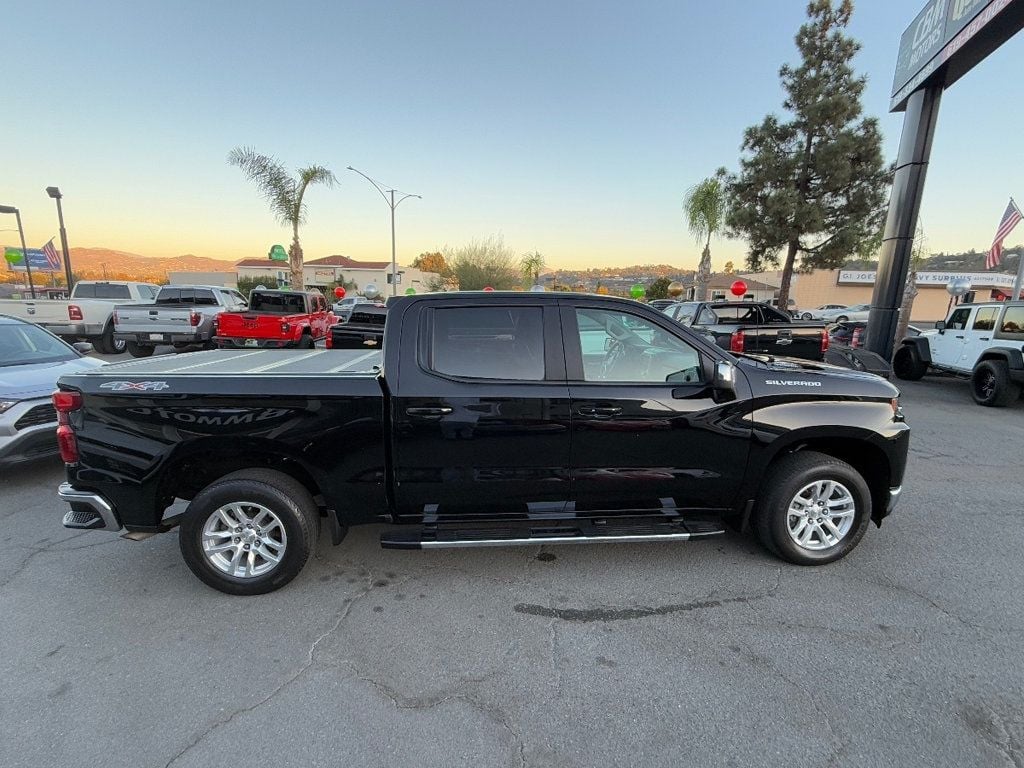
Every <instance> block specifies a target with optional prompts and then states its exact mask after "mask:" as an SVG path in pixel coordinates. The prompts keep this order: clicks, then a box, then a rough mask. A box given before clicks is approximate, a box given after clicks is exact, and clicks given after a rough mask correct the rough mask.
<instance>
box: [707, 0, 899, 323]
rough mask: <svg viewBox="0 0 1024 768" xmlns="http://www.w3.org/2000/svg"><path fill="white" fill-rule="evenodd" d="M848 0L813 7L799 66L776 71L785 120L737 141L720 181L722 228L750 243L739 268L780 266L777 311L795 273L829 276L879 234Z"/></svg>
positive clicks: (881, 190) (882, 180) (873, 165)
mask: <svg viewBox="0 0 1024 768" xmlns="http://www.w3.org/2000/svg"><path fill="white" fill-rule="evenodd" d="M852 13H853V3H852V2H851V0H842V2H841V3H840V4H839V6H838V7H835V6H833V3H832V0H812V2H810V3H809V4H808V6H807V15H808V17H809V18H808V21H807V23H805V24H804V25H803V26H801V27H800V31H799V32H798V33H797V35H796V45H797V48H798V49H799V51H800V55H801V57H802V62H801V63H800V65H799V66H797V67H793V66H790V65H788V64H786V65H783V67H782V68H781V69H780V70H779V77H780V78H781V80H782V87H783V88H784V90H785V92H786V98H785V99H784V101H783V107H784V108H785V110H786V112H787V115H786V117H784V118H779V117H777V116H775V115H768V116H767V117H766V118H765V119H764V121H763V122H762V123H761V124H760V125H756V126H752V127H750V128H748V129H747V131H746V133H745V134H744V137H743V153H744V154H743V155H742V156H741V158H740V171H739V173H738V174H735V175H732V176H730V177H729V179H728V192H729V194H728V197H729V200H730V209H729V214H728V220H727V221H728V225H729V228H730V230H731V231H732V233H733V234H736V235H739V236H741V237H744V238H745V239H746V240H747V242H748V245H749V252H748V256H747V265H748V267H749V268H750V269H751V270H753V271H755V272H759V271H761V270H763V269H765V268H766V267H767V266H769V265H770V266H773V267H778V266H779V264H780V262H781V263H782V280H781V285H780V287H779V303H780V306H786V303H787V301H788V300H789V285H790V281H791V279H792V275H793V269H794V267H795V266H796V258H797V256H799V257H800V263H799V268H800V269H801V270H803V269H807V270H809V269H814V268H825V269H834V268H836V267H839V266H840V265H842V264H843V262H844V261H845V260H846V258H847V257H849V256H851V255H853V254H856V253H858V251H860V250H861V248H862V247H863V244H864V243H865V242H866V241H869V240H870V239H871V238H872V237H873V236H875V235H876V234H877V233H878V232H879V230H880V229H881V225H882V219H883V216H884V208H883V206H884V204H885V196H886V191H887V188H888V184H889V177H890V172H889V170H888V169H887V168H886V167H885V164H884V163H883V161H882V149H881V135H880V133H879V130H878V122H877V120H875V119H874V118H865V117H863V116H862V109H861V103H860V100H861V95H862V93H863V91H864V85H865V78H863V77H857V76H855V75H854V72H853V68H852V66H851V62H852V60H853V57H854V55H855V54H856V53H857V51H858V50H859V48H860V44H859V43H858V42H857V41H856V40H854V39H852V38H850V37H848V36H847V35H846V34H845V29H846V26H847V25H848V24H849V21H850V15H851V14H852Z"/></svg>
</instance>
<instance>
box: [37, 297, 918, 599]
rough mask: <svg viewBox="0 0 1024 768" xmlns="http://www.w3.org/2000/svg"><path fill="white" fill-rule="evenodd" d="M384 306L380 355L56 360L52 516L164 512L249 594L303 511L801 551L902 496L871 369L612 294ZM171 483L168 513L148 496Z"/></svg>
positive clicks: (887, 410) (546, 538)
mask: <svg viewBox="0 0 1024 768" xmlns="http://www.w3.org/2000/svg"><path fill="white" fill-rule="evenodd" d="M386 318H387V319H386V323H385V327H384V335H385V341H384V349H383V352H377V351H373V350H371V351H368V352H367V351H363V350H348V351H345V350H335V351H327V350H324V351H323V352H320V353H319V354H316V353H314V354H313V355H310V354H309V353H287V352H284V353H281V352H270V351H258V350H257V351H255V352H249V353H246V354H234V355H232V354H221V355H217V354H216V353H202V352H201V353H198V354H199V355H211V357H210V358H209V360H208V361H205V360H204V362H203V363H202V365H190V366H182V365H181V361H180V360H175V359H174V358H170V357H159V358H153V359H150V360H140V361H134V362H132V363H130V364H122V365H114V366H107V367H106V368H104V369H100V370H98V371H94V372H90V373H86V374H79V375H72V376H64V377H63V378H62V379H61V381H60V393H59V394H58V396H57V398H56V400H55V402H56V403H57V405H58V408H59V409H60V412H61V414H62V418H64V419H65V420H67V422H68V423H69V424H70V425H71V428H72V430H73V435H72V436H71V438H70V439H69V440H67V441H65V443H63V454H64V458H65V460H66V461H67V464H68V467H67V482H66V483H65V484H64V485H62V486H61V487H60V490H59V495H60V497H61V498H62V499H63V500H65V501H66V502H69V503H70V505H71V511H70V512H68V513H67V515H66V516H65V518H64V525H65V526H66V527H68V528H87V529H97V530H107V531H114V532H116V531H121V530H122V529H125V530H127V531H128V532H139V533H145V534H153V533H158V532H161V531H165V530H170V529H173V528H175V527H178V528H179V533H178V536H179V541H180V547H181V551H182V554H183V556H184V558H185V562H186V563H187V564H188V566H189V568H190V569H191V570H192V571H193V573H194V574H195V575H196V576H197V577H198V578H200V579H201V580H203V581H204V582H206V583H207V584H209V585H210V586H213V587H215V588H217V589H219V590H222V591H224V592H228V593H231V594H240V595H248V594H259V593H263V592H269V591H271V590H274V589H277V588H279V587H281V586H283V585H284V584H286V583H288V582H289V581H290V580H291V579H292V578H294V577H295V576H296V575H297V574H298V573H299V571H300V570H301V569H302V567H303V565H304V564H305V562H306V561H307V559H308V558H309V556H310V554H311V552H312V550H313V548H314V546H315V544H316V541H317V536H318V531H319V528H320V525H321V522H323V523H324V524H326V525H327V526H328V527H329V529H330V532H331V539H332V541H333V542H334V543H335V544H337V543H339V542H340V541H341V540H342V538H343V537H344V535H345V533H346V531H347V529H348V527H349V526H353V525H358V524H364V523H378V524H379V523H381V522H386V523H392V524H393V526H392V528H391V529H390V530H386V531H385V532H384V533H383V534H382V536H381V545H382V546H384V547H388V548H396V549H427V548H437V547H464V546H500V545H501V546H507V545H524V544H532V545H537V544H556V543H588V542H613V541H628V542H636V541H679V540H685V539H696V538H702V537H707V536H712V535H715V534H719V533H722V532H723V531H724V526H726V525H730V526H733V527H736V528H739V529H743V528H752V529H754V530H755V531H757V535H758V536H759V538H760V539H761V541H762V542H763V543H764V545H765V546H766V547H767V548H768V549H770V550H771V551H773V552H775V553H776V554H778V555H780V556H781V557H783V558H785V559H786V560H789V561H790V562H793V563H797V564H802V565H823V564H825V563H829V562H832V561H834V560H838V559H839V558H841V557H844V556H846V555H847V554H849V553H850V552H851V551H852V550H853V549H854V548H855V547H856V546H857V544H858V542H859V541H860V540H861V538H862V536H863V535H864V533H865V532H866V530H867V528H868V526H869V525H870V523H871V522H872V521H873V522H874V523H875V524H879V525H880V524H881V523H882V521H883V520H884V518H885V517H886V516H887V515H888V514H889V512H890V510H891V509H892V507H893V504H894V503H895V502H896V500H897V499H898V497H899V495H900V490H901V486H902V482H903V473H904V466H905V463H906V457H907V448H908V444H909V434H910V433H909V427H908V426H907V425H906V424H905V423H904V421H903V415H902V411H901V409H900V407H899V403H898V400H897V398H898V395H899V392H898V391H897V389H896V388H895V387H894V386H892V385H891V384H890V383H889V382H887V381H885V380H884V379H881V378H879V377H877V376H873V375H871V374H866V373H857V372H854V371H848V370H843V369H839V368H833V367H830V366H827V365H823V364H821V363H805V362H802V361H793V360H787V361H781V360H775V361H772V360H766V359H763V358H749V357H741V358H736V357H733V356H732V355H730V354H729V353H728V352H726V351H725V350H722V349H721V348H719V347H718V346H716V345H714V344H712V343H710V342H709V341H708V340H707V339H706V338H705V337H704V336H702V335H700V334H698V333H694V332H693V331H692V330H690V329H689V328H686V327H683V326H682V325H680V324H678V323H676V322H674V321H672V320H671V319H670V318H668V317H667V316H666V315H664V314H662V313H660V312H657V311H655V310H653V309H652V308H651V307H648V306H645V305H643V304H641V303H638V302H635V301H629V300H627V299H617V298H612V297H608V296H587V295H582V294H567V293H553V292H552V293H548V292H545V293H539V292H538V293H525V292H507V293H504V292H494V293H489V294H486V295H483V294H478V293H462V294H460V293H437V294H426V295H422V296H405V297H401V298H399V299H398V300H397V301H395V302H394V303H392V304H391V305H390V306H389V308H388V311H387V315H386ZM381 363H383V365H381ZM176 498H180V499H185V500H188V501H189V505H188V508H187V509H186V510H185V511H184V513H183V514H182V515H181V516H177V517H165V510H166V509H167V507H168V506H170V505H171V504H172V503H173V502H174V501H175V499H176ZM125 546H136V545H133V544H129V543H125ZM639 567H642V566H639ZM140 577H142V574H140Z"/></svg>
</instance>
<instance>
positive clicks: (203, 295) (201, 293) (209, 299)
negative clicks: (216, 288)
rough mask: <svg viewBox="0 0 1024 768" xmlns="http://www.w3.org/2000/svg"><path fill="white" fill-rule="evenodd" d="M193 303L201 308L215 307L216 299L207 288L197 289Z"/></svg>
mask: <svg viewBox="0 0 1024 768" xmlns="http://www.w3.org/2000/svg"><path fill="white" fill-rule="evenodd" d="M193 303H194V304H198V305H200V306H203V307H215V306H217V297H216V296H214V295H213V291H211V290H210V289H209V288H197V289H196V296H195V299H193Z"/></svg>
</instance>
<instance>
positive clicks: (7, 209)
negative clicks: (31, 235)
mask: <svg viewBox="0 0 1024 768" xmlns="http://www.w3.org/2000/svg"><path fill="white" fill-rule="evenodd" d="M0 213H13V214H14V217H15V218H16V219H17V220H18V235H19V236H20V237H21V258H22V259H23V260H24V261H25V274H26V275H27V276H28V292H29V295H30V296H31V297H32V298H33V299H34V298H35V297H36V287H35V286H34V285H33V284H32V265H31V264H29V263H28V262H29V259H28V246H27V245H25V230H24V229H23V228H22V226H21V211H19V210H18V209H17V208H15V207H14V206H13V205H0Z"/></svg>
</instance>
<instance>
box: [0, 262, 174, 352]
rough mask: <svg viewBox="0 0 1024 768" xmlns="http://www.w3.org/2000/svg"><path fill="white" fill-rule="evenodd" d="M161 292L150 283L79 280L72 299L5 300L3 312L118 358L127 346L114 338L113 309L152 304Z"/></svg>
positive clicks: (2, 305)
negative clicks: (125, 305)
mask: <svg viewBox="0 0 1024 768" xmlns="http://www.w3.org/2000/svg"><path fill="white" fill-rule="evenodd" d="M158 290H159V287H158V286H156V285H153V284H151V283H134V282H130V281H124V280H79V281H78V282H77V283H75V287H74V288H73V289H72V290H71V298H70V299H67V300H59V299H3V300H0V312H5V313H7V314H10V315H13V316H14V317H19V318H21V319H22V320H27V321H28V322H30V323H35V324H36V325H40V326H42V327H43V328H46V329H47V330H48V331H50V332H51V333H55V334H56V335H58V336H60V337H61V338H62V339H64V340H65V341H88V342H90V343H91V344H92V345H93V346H94V347H95V348H96V351H97V352H101V353H103V354H106V355H118V354H121V353H122V352H124V351H125V348H126V347H127V342H126V341H125V340H124V339H116V338H114V305H115V304H117V303H120V304H144V303H147V302H151V301H153V299H155V298H156V294H157V291H158Z"/></svg>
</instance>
